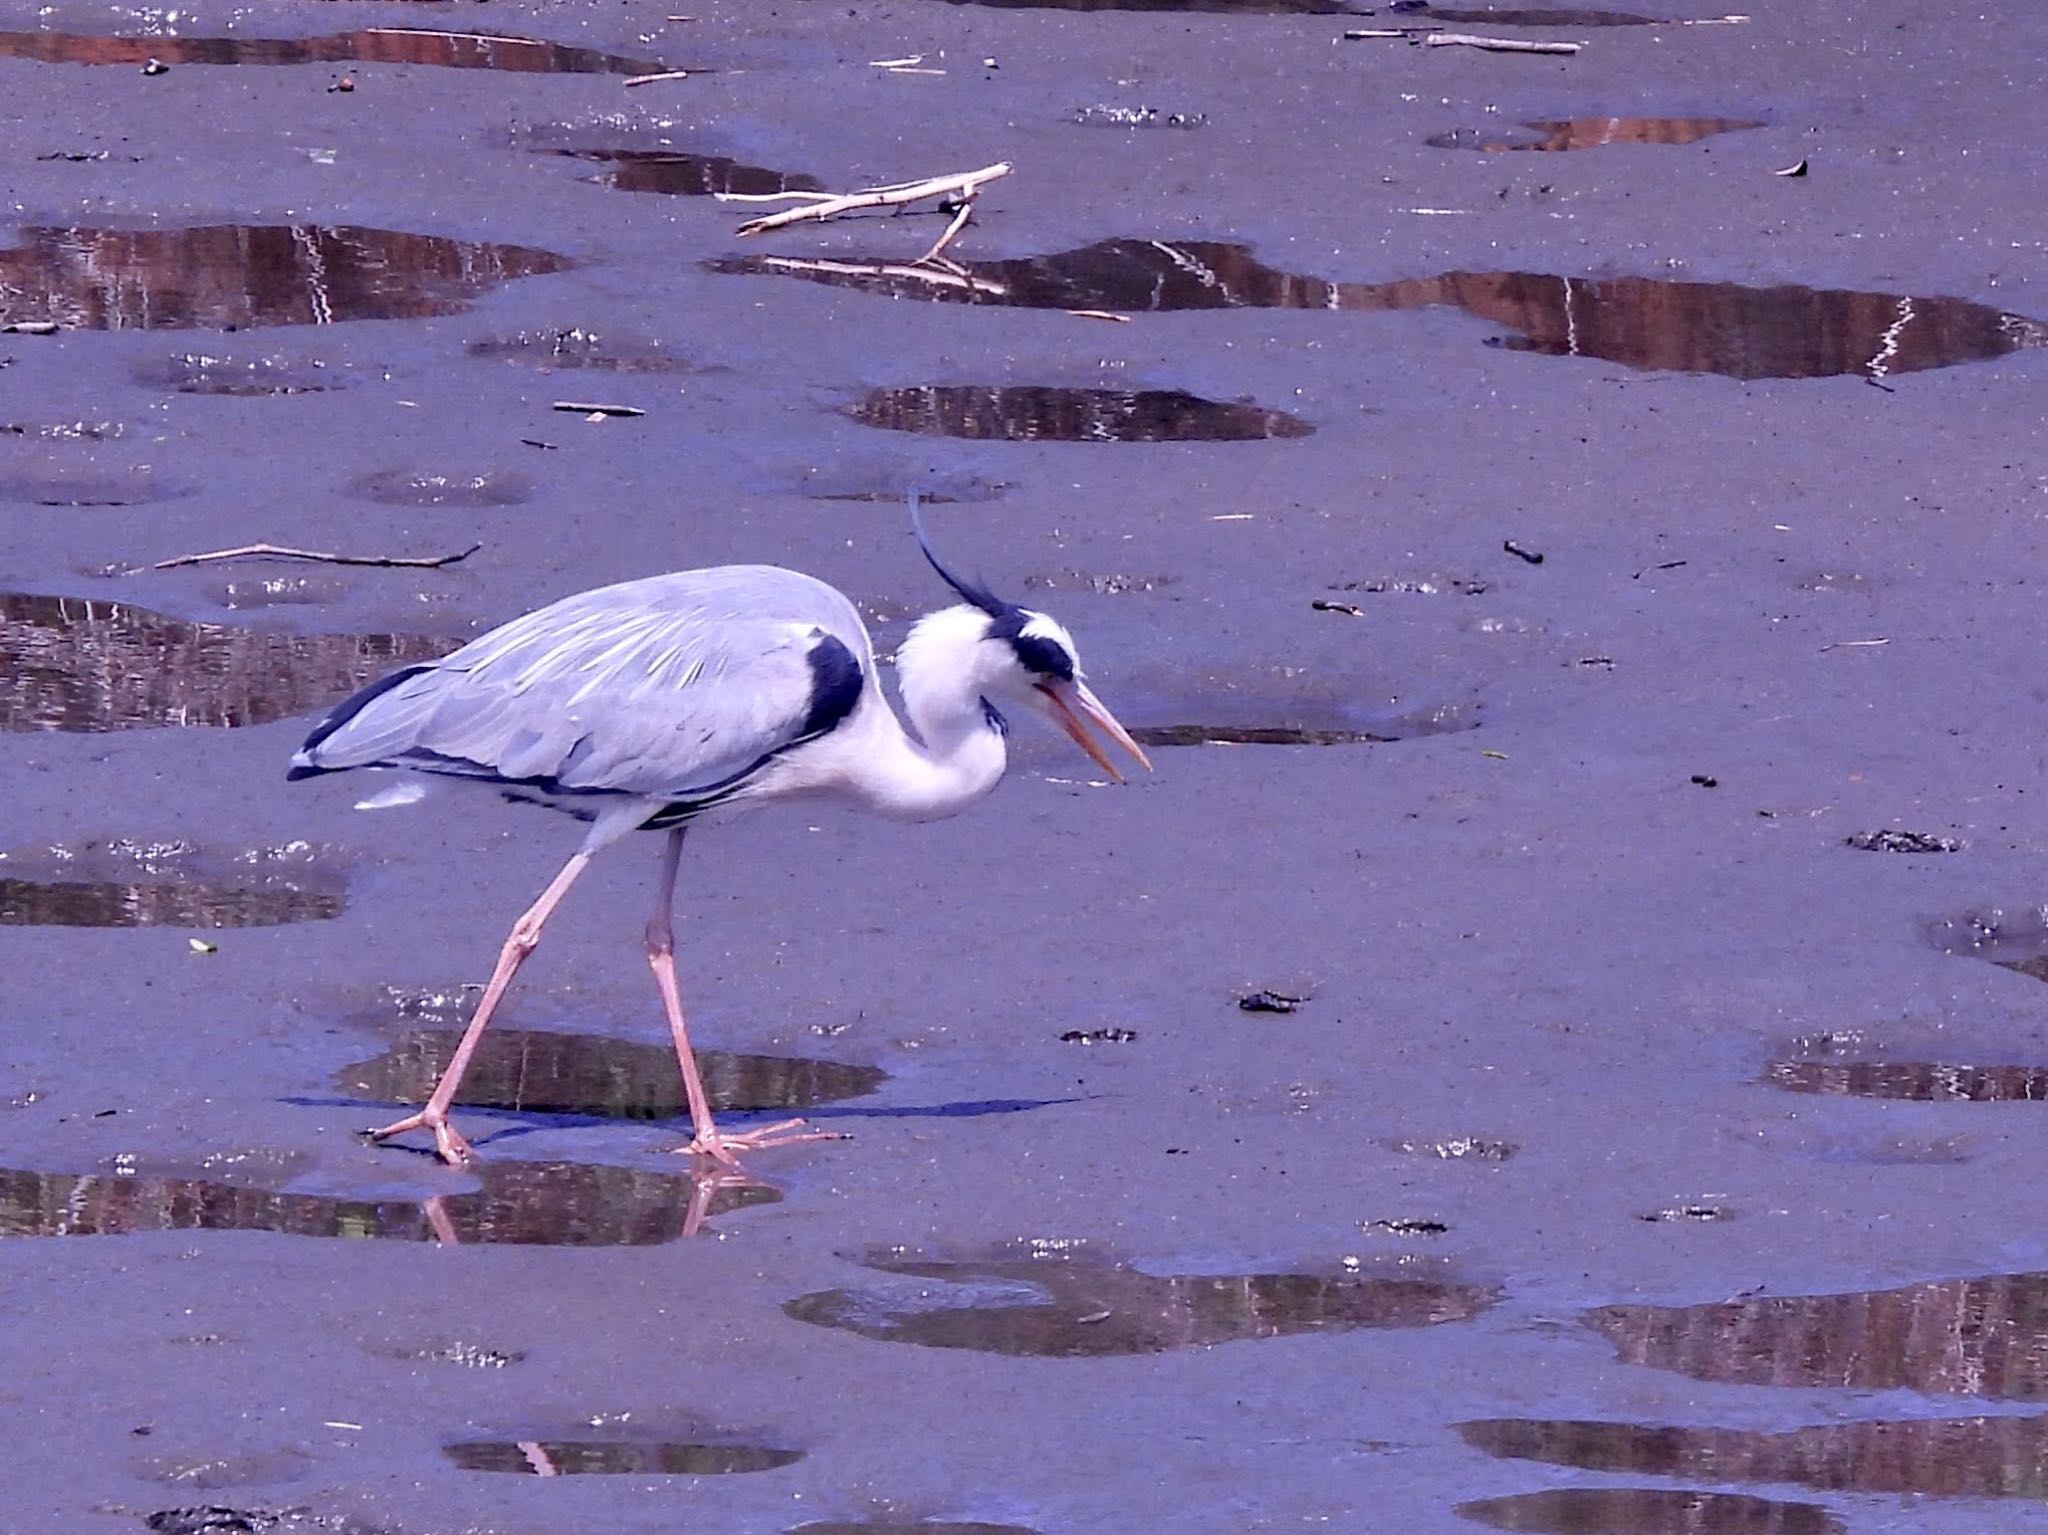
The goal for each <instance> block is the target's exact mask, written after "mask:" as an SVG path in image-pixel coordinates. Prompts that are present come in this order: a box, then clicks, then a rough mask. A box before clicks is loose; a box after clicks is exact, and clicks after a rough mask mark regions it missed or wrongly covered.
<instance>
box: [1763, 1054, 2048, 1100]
mask: <svg viewBox="0 0 2048 1535" xmlns="http://www.w3.org/2000/svg"><path fill="white" fill-rule="evenodd" d="M1762 1080H1763V1081H1765V1082H1767V1083H1769V1084H1770V1085H1771V1086H1772V1087H1781V1088H1783V1089H1784V1090H1785V1091H1786V1092H1790V1093H1819V1094H1823V1095H1826V1096H1829V1097H1841V1098H1903V1099H1910V1100H1912V1101H1914V1102H1917V1103H2041V1102H2048V1066H1959V1065H1953V1064H1946V1063H1943V1062H1940V1061H1842V1060H1783V1061H1773V1062H1771V1064H1770V1065H1768V1066H1766V1067H1765V1068H1764V1073H1763V1078H1762Z"/></svg>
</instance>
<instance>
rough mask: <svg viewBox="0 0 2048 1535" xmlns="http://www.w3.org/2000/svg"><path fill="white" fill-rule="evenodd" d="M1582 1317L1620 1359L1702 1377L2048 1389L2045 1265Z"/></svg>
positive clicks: (1948, 1391)
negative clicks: (2026, 1270)
mask: <svg viewBox="0 0 2048 1535" xmlns="http://www.w3.org/2000/svg"><path fill="white" fill-rule="evenodd" d="M1586 1325H1587V1326H1589V1327H1591V1328H1592V1329H1593V1330H1594V1331H1595V1332H1597V1333H1600V1334H1601V1335H1602V1336H1604V1337H1605V1338H1606V1339H1607V1340H1608V1342H1610V1343H1612V1344H1613V1345H1614V1352H1615V1356H1616V1357H1617V1358H1618V1359H1620V1360H1621V1361H1622V1362H1623V1363H1624V1364H1640V1365H1647V1366H1649V1367H1650V1368H1651V1369H1656V1370H1675V1371H1677V1372H1678V1373H1680V1374H1682V1375H1689V1376H1692V1377H1693V1378H1694V1379H1697V1380H1707V1381H1717V1382H1725V1383H1735V1384H1743V1385H1757V1386H1851V1387H1855V1388H1857V1389H1859V1390H1864V1391H1891V1390H1899V1389H1904V1390H1909V1391H1922V1392H1926V1393H1928V1394H1930V1395H1953V1396H1980V1397H1992V1398H1997V1399H2001V1400H2012V1401H2029V1402H2031V1401H2042V1400H2048V1273H2032V1274H1989V1275H1984V1276H1982V1277H1979V1278H1975V1279H1943V1280H1936V1281H1931V1282H1929V1283H1926V1284H1914V1285H1905V1286H1902V1287H1900V1288H1898V1289H1895V1290H1870V1291H1860V1292H1854V1293H1849V1294H1841V1295H1782V1296H1754V1297H1751V1298H1749V1299H1745V1300H1733V1301H1716V1302H1711V1303H1709V1304H1706V1305H1700V1306H1604V1307H1601V1308H1599V1309H1598V1310H1595V1311H1591V1312H1588V1313H1587V1315H1586Z"/></svg>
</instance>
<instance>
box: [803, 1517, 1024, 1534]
mask: <svg viewBox="0 0 2048 1535" xmlns="http://www.w3.org/2000/svg"><path fill="white" fill-rule="evenodd" d="M788 1535H1038V1531H1037V1530H1034V1529H1033V1528H1032V1527H1031V1526H1030V1525H1028V1524H989V1523H986V1522H985V1521H983V1520H980V1519H915V1520H899V1519H818V1520H813V1521H812V1522H811V1523H809V1524H799V1525H797V1526H796V1527H795V1528H794V1529H791V1530H790V1531H788Z"/></svg>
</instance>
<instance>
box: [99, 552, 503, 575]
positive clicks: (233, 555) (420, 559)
mask: <svg viewBox="0 0 2048 1535" xmlns="http://www.w3.org/2000/svg"><path fill="white" fill-rule="evenodd" d="M481 548H483V545H482V544H471V545H470V546H469V547H468V548H467V549H464V550H463V551H462V552H461V553H459V554H433V555H420V556H408V555H397V554H326V553H323V552H322V551H320V550H318V549H290V548H287V547H285V546H284V545H283V544H243V545H241V546H240V547H239V548H235V549H209V550H207V551H206V552H205V553H204V554H181V555H179V556H178V557H177V558H176V559H174V560H158V561H157V562H156V563H155V564H154V565H137V566H135V567H134V568H133V569H131V570H129V571H128V572H126V574H129V575H135V574H138V573H140V572H141V571H145V570H175V569H177V568H178V567H179V566H181V565H216V564H219V563H220V562H221V561H223V560H311V561H314V562H315V563H317V564H321V565H377V566H383V567H386V568H396V567H400V566H403V567H404V568H406V569H408V570H439V569H440V568H441V567H442V566H443V565H453V564H455V563H456V562H457V561H458V560H466V559H468V558H469V557H470V556H471V555H472V554H475V553H476V552H477V550H479V549H481Z"/></svg>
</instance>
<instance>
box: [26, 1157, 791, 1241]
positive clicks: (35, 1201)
mask: <svg viewBox="0 0 2048 1535" xmlns="http://www.w3.org/2000/svg"><path fill="white" fill-rule="evenodd" d="M470 1176H472V1177H474V1178H475V1179H476V1180H478V1181H479V1182H481V1183H482V1185H483V1187H482V1188H481V1189H477V1190H473V1191H470V1192H466V1193H460V1194H445V1195H435V1196H431V1197H425V1198H419V1199H344V1198H339V1197H336V1196H334V1195H330V1194H284V1193H277V1192H274V1191H271V1190H267V1189H260V1188H248V1187H244V1186H241V1185H239V1184H234V1183H228V1182H224V1181H221V1180H217V1179H212V1178H192V1177H158V1176H151V1175H148V1174H127V1173H123V1172H117V1173H114V1174H104V1173H87V1174H83V1175H80V1174H72V1173H44V1172H34V1171H29V1170H26V1169H19V1168H0V1237H59V1236H123V1235H127V1234H129V1233H132V1232H138V1231H270V1232H277V1233H279V1234H281V1235H285V1236H303V1237H356V1238H377V1239H380V1240H387V1241H397V1242H427V1241H440V1242H478V1243H507V1244H521V1245H528V1246H535V1245H538V1246H553V1247H618V1246H632V1247H638V1246H647V1245H651V1244H653V1243H656V1242H669V1241H674V1240H675V1239H676V1238H678V1237H681V1236H685V1235H687V1234H689V1232H690V1231H691V1230H693V1229H694V1227H695V1223H696V1222H699V1221H701V1220H703V1219H705V1218H706V1217H707V1216H715V1215H720V1214H724V1213H727V1212H730V1211H733V1210H737V1209H741V1208H743V1207H745V1206H748V1205H757V1204H767V1203H773V1202H775V1201H776V1200H779V1199H780V1198H781V1197H782V1196H781V1195H780V1194H779V1193H777V1192H776V1191H775V1190H774V1189H772V1188H769V1187H767V1186H766V1185H763V1184H744V1185H740V1184H732V1183H724V1184H722V1185H720V1186H718V1187H716V1188H715V1189H712V1188H707V1187H705V1186H703V1185H702V1184H700V1182H699V1180H695V1179H692V1178H690V1177H687V1176H685V1175H682V1174H679V1173H657V1172H644V1171H641V1170H640V1169H637V1168H629V1167H606V1166H602V1165H593V1164H589V1163H570V1162H504V1161H497V1162H479V1163H478V1164H477V1165H476V1166H475V1167H473V1168H472V1169H471V1170H470ZM706 1196H708V1202H707V1198H706Z"/></svg>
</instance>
